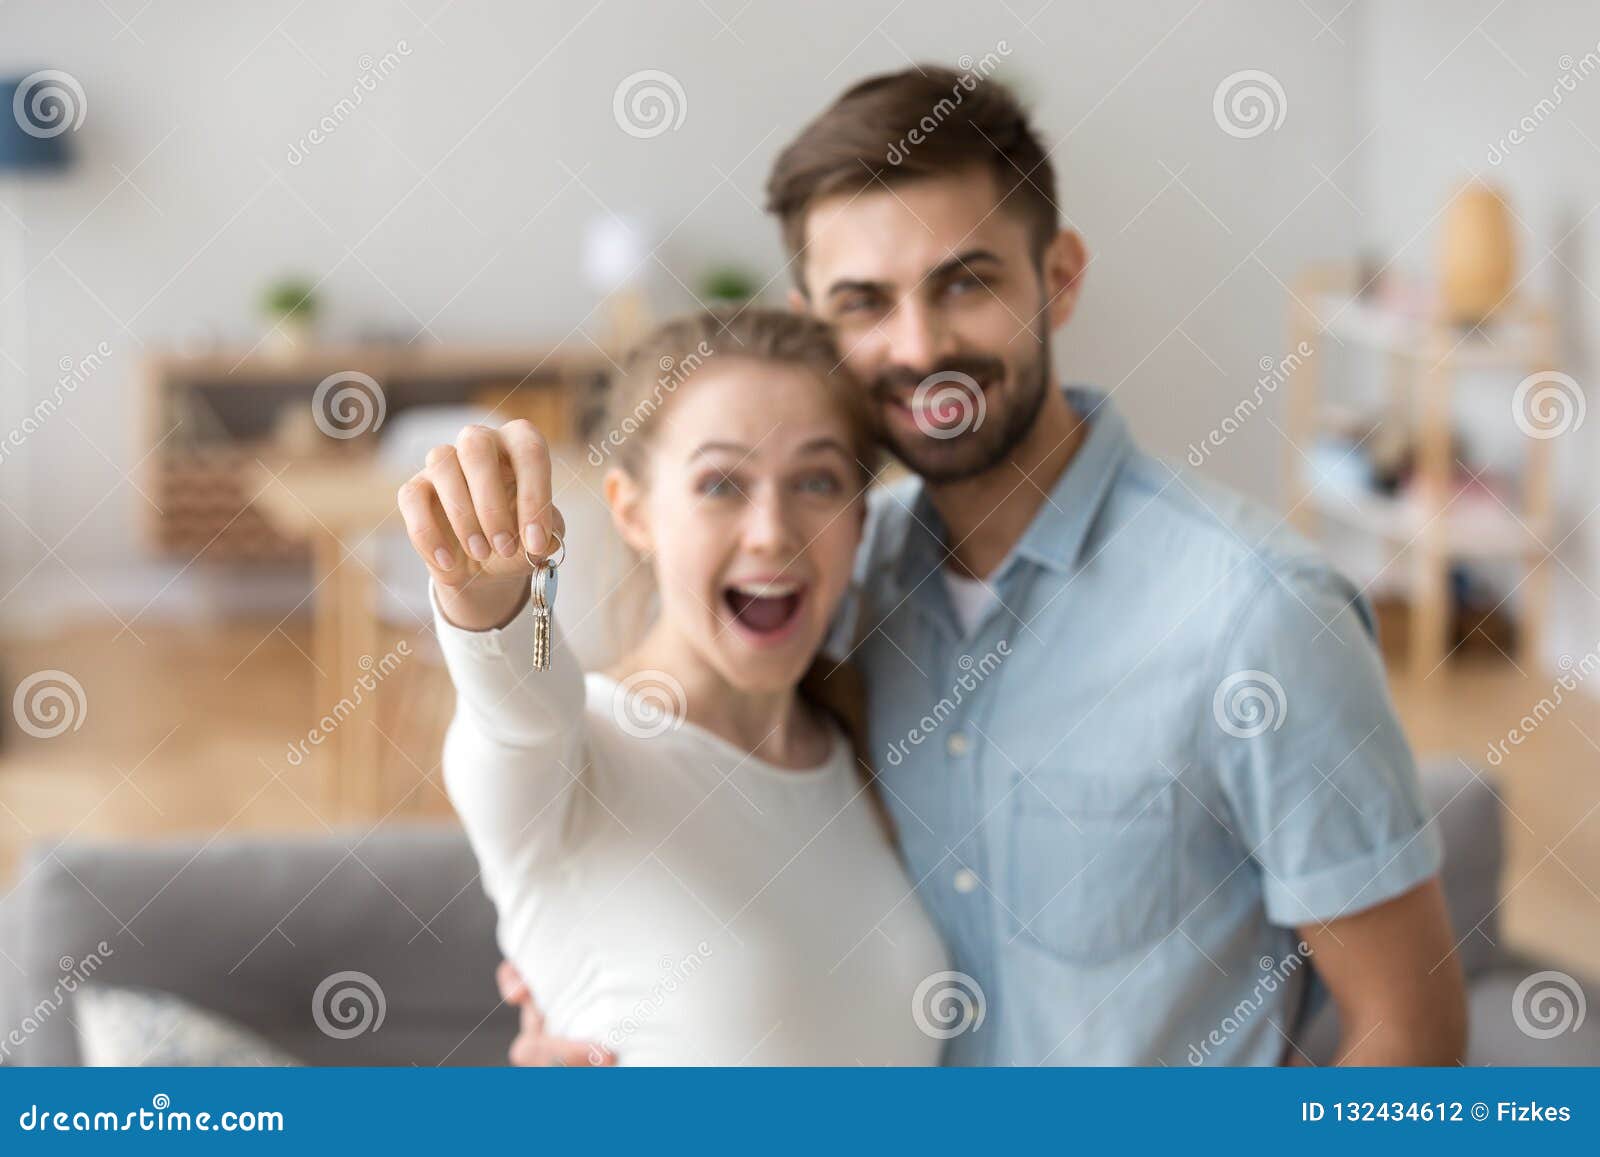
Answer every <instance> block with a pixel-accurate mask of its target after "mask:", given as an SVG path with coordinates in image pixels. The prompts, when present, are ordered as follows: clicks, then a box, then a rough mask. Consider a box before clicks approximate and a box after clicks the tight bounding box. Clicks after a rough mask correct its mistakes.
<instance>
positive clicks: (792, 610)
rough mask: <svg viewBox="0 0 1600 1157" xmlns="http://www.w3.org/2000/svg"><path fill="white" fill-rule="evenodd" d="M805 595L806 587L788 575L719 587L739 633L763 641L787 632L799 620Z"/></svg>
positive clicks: (778, 639)
mask: <svg viewBox="0 0 1600 1157" xmlns="http://www.w3.org/2000/svg"><path fill="white" fill-rule="evenodd" d="M805 596H806V588H805V587H804V586H803V585H802V584H800V583H797V582H793V581H791V580H788V579H771V580H764V581H757V582H738V583H732V584H730V585H729V586H727V587H724V588H723V591H722V601H723V603H724V605H726V606H727V608H728V610H729V612H730V613H731V614H732V615H733V624H734V626H735V627H736V628H738V630H739V632H740V634H742V635H744V636H745V638H747V639H749V640H750V641H752V642H755V643H759V644H763V645H770V644H773V643H777V642H781V641H782V640H783V639H785V638H787V637H788V636H789V634H790V632H791V631H793V629H794V628H795V626H796V625H797V624H798V623H799V622H800V605H801V603H803V602H804V601H805Z"/></svg>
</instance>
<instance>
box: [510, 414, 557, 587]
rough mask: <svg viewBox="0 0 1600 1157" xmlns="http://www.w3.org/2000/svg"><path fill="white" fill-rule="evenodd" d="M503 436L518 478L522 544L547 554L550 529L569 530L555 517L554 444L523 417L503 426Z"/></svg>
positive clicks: (538, 554)
mask: <svg viewBox="0 0 1600 1157" xmlns="http://www.w3.org/2000/svg"><path fill="white" fill-rule="evenodd" d="M500 440H501V443H502V444H503V445H504V446H505V450H506V455H507V457H509V458H510V460H511V472H512V474H513V475H514V476H515V478H516V483H517V506H516V518H517V526H518V528H519V531H520V534H521V537H522V545H523V546H525V547H526V548H527V550H528V553H529V554H531V555H533V556H535V557H543V556H544V554H545V552H546V550H547V549H548V548H549V546H550V542H549V534H550V531H552V530H556V532H557V533H558V534H559V533H561V531H562V530H565V524H564V523H563V524H562V526H561V527H560V528H559V529H558V528H557V527H556V526H555V525H554V522H553V517H552V516H554V517H559V515H558V514H556V513H555V512H554V511H553V509H552V507H551V505H550V490H551V484H550V448H549V446H547V445H546V444H545V440H544V438H543V437H542V436H541V435H540V434H539V431H538V430H536V429H534V428H533V423H531V422H528V421H526V420H524V419H520V418H519V419H517V420H516V421H512V422H507V423H506V424H505V425H504V426H502V427H500Z"/></svg>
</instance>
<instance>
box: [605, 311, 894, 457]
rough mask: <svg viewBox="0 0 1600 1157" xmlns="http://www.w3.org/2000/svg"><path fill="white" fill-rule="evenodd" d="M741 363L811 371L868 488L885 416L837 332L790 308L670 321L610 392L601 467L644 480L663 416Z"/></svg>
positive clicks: (635, 353)
mask: <svg viewBox="0 0 1600 1157" xmlns="http://www.w3.org/2000/svg"><path fill="white" fill-rule="evenodd" d="M722 358H741V359H749V360H754V361H758V362H769V363H772V364H774V365H783V366H795V367H800V368H803V369H806V370H809V371H811V372H812V373H813V374H814V375H815V377H816V378H817V381H818V383H819V384H820V385H821V387H822V388H823V389H825V390H827V391H828V394H829V397H830V400H831V401H832V403H833V404H834V406H835V407H836V408H837V410H838V411H839V413H840V414H841V415H842V416H843V417H844V419H845V422H846V424H847V426H848V427H849V432H850V449H851V452H852V453H853V454H854V455H855V459H856V462H857V464H858V465H859V466H860V469H861V482H862V485H863V486H865V485H866V483H867V482H869V481H871V479H872V477H873V475H874V474H875V472H876V463H877V460H878V453H879V451H878V430H877V424H876V421H877V410H876V407H874V406H873V405H872V404H871V403H870V401H869V400H868V398H867V396H866V392H865V390H864V388H863V387H862V386H861V385H859V384H858V383H857V382H856V380H855V378H854V377H853V376H851V375H850V374H849V372H848V371H846V370H845V369H844V367H843V365H842V364H841V362H842V360H843V359H842V358H841V357H840V355H839V347H838V345H837V343H836V342H835V341H834V338H833V331H832V330H831V329H829V327H828V326H827V325H826V324H824V323H823V322H820V321H818V320H816V319H815V318H813V317H810V316H808V315H806V314H802V313H795V312H792V311H788V310H776V309H753V308H737V307H728V308H723V309H713V310H704V311H702V312H699V313H693V314H689V315H687V316H684V317H680V318H677V319H675V320H673V321H669V322H667V323H666V324H665V325H662V326H661V327H659V328H658V329H656V330H655V331H654V332H652V333H651V334H649V335H648V336H647V337H645V338H644V339H643V340H641V341H640V342H639V343H638V344H637V345H636V346H634V347H633V349H632V350H631V351H630V352H629V353H628V355H627V357H626V358H625V359H624V361H623V364H622V372H621V373H620V374H618V375H617V376H616V377H615V378H614V379H612V381H611V382H610V384H609V385H608V387H607V389H606V394H605V402H604V406H603V408H602V411H601V414H600V422H599V426H600V430H599V431H598V433H597V435H596V436H595V437H594V439H593V440H592V441H591V442H590V445H589V462H590V464H591V465H593V466H603V465H607V464H611V465H616V466H619V467H621V468H622V469H623V470H625V471H627V472H628V473H629V474H631V475H633V476H634V477H635V478H643V476H644V466H645V463H646V461H647V457H648V451H649V447H650V442H651V440H652V437H653V435H654V433H655V431H656V429H657V427H658V424H659V416H660V412H661V410H662V409H663V408H665V407H666V406H668V405H670V404H671V397H672V395H673V394H674V393H676V392H677V391H678V390H679V389H680V388H681V387H683V386H685V385H687V384H689V383H690V382H692V381H693V379H694V377H695V375H696V374H697V373H699V372H700V371H701V370H703V369H705V368H706V367H707V366H714V365H715V364H716V363H717V362H718V360H719V359H722Z"/></svg>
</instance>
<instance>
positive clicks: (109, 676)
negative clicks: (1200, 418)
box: [0, 620, 1600, 975]
mask: <svg viewBox="0 0 1600 1157" xmlns="http://www.w3.org/2000/svg"><path fill="white" fill-rule="evenodd" d="M138 633H139V640H135V639H134V638H133V637H132V636H130V635H128V634H123V635H122V637H121V638H115V637H114V632H113V630H104V629H87V628H86V629H79V630H75V631H73V632H71V633H69V634H66V635H63V636H60V637H55V638H48V639H40V640H23V641H15V642H13V643H11V644H9V645H8V646H7V647H6V648H5V649H4V662H5V664H6V666H7V671H8V674H9V675H10V676H11V678H12V680H13V681H15V680H16V679H18V678H21V677H22V676H24V675H27V674H29V673H32V672H35V671H39V670H43V669H47V668H54V669H60V670H63V671H66V672H68V673H70V674H71V675H72V676H73V678H75V679H76V680H77V681H78V683H79V684H81V686H82V688H83V696H82V699H81V703H82V709H81V710H78V709H77V708H76V707H74V708H72V709H73V710H74V711H75V715H74V719H75V721H76V722H77V723H78V724H79V726H78V727H77V728H76V729H69V730H67V731H65V732H64V733H62V734H60V735H58V736H55V737H53V738H48V739H41V738H35V737H33V736H30V735H27V734H25V733H24V732H22V731H20V730H18V729H17V728H16V727H15V726H14V725H13V719H12V717H11V712H10V711H9V710H7V711H6V712H5V713H4V716H3V722H4V724H5V725H7V726H8V727H10V730H8V731H7V732H6V735H5V745H4V748H3V750H0V894H3V892H4V890H5V889H6V888H8V887H9V881H10V880H11V879H13V878H14V876H15V874H16V870H17V864H18V862H19V858H20V856H21V853H22V850H23V848H24V847H25V846H26V845H27V844H29V843H30V842H38V841H42V842H43V843H44V844H45V846H46V847H48V846H50V845H52V844H54V843H55V842H56V841H58V840H60V839H62V838H63V837H65V836H73V837H119V838H120V837H129V836H134V837H145V836H152V835H160V834H166V833H182V834H187V835H193V834H195V833H199V834H202V835H207V836H209V835H211V834H214V833H216V832H218V831H222V832H228V833H239V832H250V831H256V832H259V831H284V830H295V831H321V830H324V829H325V827H326V826H327V825H328V824H329V823H330V822H331V821H332V820H333V816H332V815H331V813H330V812H329V811H328V810H327V807H326V802H325V799H324V793H323V790H322V786H321V784H320V781H319V776H318V768H317V766H316V764H315V761H314V760H312V761H301V762H300V765H299V766H295V761H294V760H293V759H292V758H291V756H290V745H291V743H292V742H293V741H294V740H296V739H300V738H303V737H304V736H305V735H306V731H307V728H308V727H310V726H311V725H312V716H313V711H314V704H313V698H314V694H315V692H314V690H313V687H314V682H313V679H312V668H311V663H310V659H309V658H308V656H307V654H306V652H307V650H308V649H309V641H308V633H309V632H308V627H307V624H305V623H303V622H295V621H291V622H289V623H286V624H285V625H284V626H283V627H282V628H281V629H278V628H275V627H274V624H273V623H272V621H270V620H267V621H263V622H248V621H245V622H234V623H230V624H227V625H223V626H208V627H175V626H161V625H151V624H148V623H140V624H139V626H138ZM395 638H396V639H398V638H399V636H396V637H395ZM408 638H409V639H410V641H411V643H412V646H413V648H414V654H413V656H412V657H410V658H408V659H407V660H406V661H405V662H404V664H403V665H402V666H401V667H400V669H399V670H397V671H396V672H395V673H394V674H393V675H391V676H390V677H389V678H388V679H387V680H386V681H385V683H384V685H383V695H382V698H381V700H380V709H381V718H379V719H378V720H377V723H376V725H377V726H378V727H379V729H380V730H381V732H382V733H383V737H384V738H383V740H382V744H381V746H382V749H383V751H384V753H385V757H386V758H385V761H384V777H385V787H386V797H387V798H389V799H392V800H395V801H398V802H397V804H396V806H395V809H394V811H393V812H392V813H391V814H392V815H393V816H396V817H408V818H416V817H421V816H432V817H438V818H446V819H448V817H449V816H450V810H449V804H448V802H447V800H446V799H445V796H444V793H443V790H442V788H441V787H440V783H439V776H438V770H437V767H436V766H435V762H436V760H437V752H438V748H439V738H440V736H442V734H443V729H444V726H445V723H446V722H447V721H448V714H449V711H450V708H451V704H452V702H453V694H454V693H453V691H452V690H451V688H450V685H449V682H448V679H447V678H446V676H445V673H444V671H443V668H442V667H440V666H438V665H437V658H436V651H435V650H434V647H433V641H432V638H431V636H429V635H427V634H425V633H424V634H420V635H416V636H408ZM141 640H142V641H141ZM391 642H392V640H391ZM1553 684H1554V676H1553V675H1544V674H1539V675H1534V674H1532V673H1530V674H1529V675H1528V676H1527V677H1524V676H1523V675H1521V674H1519V673H1518V672H1517V671H1516V670H1515V669H1513V668H1512V667H1511V666H1510V665H1509V664H1507V663H1505V662H1504V661H1503V660H1496V661H1493V662H1490V661H1487V660H1477V659H1474V660H1471V661H1469V662H1465V663H1462V664H1460V665H1458V666H1456V667H1454V668H1446V669H1442V670H1441V671H1440V672H1439V673H1437V674H1435V675H1434V676H1432V677H1431V678H1429V679H1427V680H1425V681H1422V682H1420V683H1416V684H1409V683H1406V682H1403V681H1402V682H1397V683H1396V685H1395V698H1396V701H1397V703H1398V704H1399V706H1400V710H1401V715H1402V717H1403V718H1404V720H1405V723H1406V727H1407V730H1408V732H1409V734H1410V736H1411V738H1412V741H1413V744H1414V745H1415V746H1416V748H1417V750H1418V752H1419V753H1420V754H1428V753H1439V752H1443V753H1460V754H1461V755H1463V756H1465V757H1466V758H1468V759H1469V760H1471V761H1473V762H1474V764H1475V765H1477V766H1484V765H1485V752H1486V750H1487V748H1488V746H1489V745H1490V744H1491V743H1493V742H1495V741H1496V740H1501V739H1503V738H1504V737H1505V735H1506V732H1507V730H1508V729H1509V728H1511V727H1512V726H1514V725H1516V724H1517V722H1518V720H1519V719H1521V718H1522V717H1523V716H1524V715H1525V714H1527V713H1529V712H1531V711H1532V710H1533V708H1534V705H1535V704H1536V703H1538V702H1539V700H1540V699H1541V698H1543V697H1545V696H1549V695H1550V694H1551V688H1552V686H1553ZM9 706H10V705H7V707H9ZM345 726H373V722H372V721H371V720H370V718H369V717H367V716H366V715H365V714H362V715H358V716H356V717H354V718H353V719H351V720H350V721H349V722H347V723H346V724H345ZM1509 750H1510V755H1509V757H1508V758H1506V759H1505V761H1504V763H1503V764H1502V766H1500V767H1499V768H1498V769H1496V771H1495V776H1496V779H1497V783H1498V786H1499V790H1500V792H1501V795H1502V796H1503V798H1504V799H1505V802H1506V804H1507V805H1508V807H1509V808H1510V811H1511V816H1512V819H1511V821H1510V822H1509V824H1508V832H1507V838H1508V855H1509V863H1508V866H1507V872H1506V877H1505V880H1504V887H1505V889H1506V890H1507V896H1506V900H1505V904H1504V909H1503V917H1504V921H1505V929H1506V933H1507V938H1508V940H1509V941H1510V942H1511V943H1512V944H1513V945H1514V946H1517V947H1523V948H1527V949H1530V950H1534V951H1537V952H1539V953H1541V954H1544V955H1548V956H1550V957H1552V958H1554V959H1555V960H1556V961H1557V962H1559V963H1562V964H1564V965H1565V966H1567V967H1571V968H1577V969H1581V970H1585V971H1588V972H1590V973H1593V974H1596V975H1600V702H1597V701H1595V700H1594V699H1592V698H1588V697H1586V696H1585V695H1583V694H1582V693H1580V694H1579V695H1577V696H1573V697H1569V698H1568V701H1567V702H1565V703H1563V704H1562V705H1561V706H1560V708H1559V709H1558V710H1557V711H1556V712H1555V713H1554V714H1552V715H1551V716H1549V717H1548V718H1547V719H1545V720H1544V721H1543V722H1542V723H1541V724H1540V725H1539V726H1538V728H1537V729H1536V730H1535V731H1534V732H1533V733H1532V735H1531V736H1530V737H1529V738H1528V739H1527V740H1526V741H1525V742H1524V743H1523V744H1522V745H1520V746H1518V747H1512V748H1510V749H1509ZM421 753H429V754H428V755H427V756H426V757H425V756H424V755H423V754H421Z"/></svg>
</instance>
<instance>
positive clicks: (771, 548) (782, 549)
mask: <svg viewBox="0 0 1600 1157" xmlns="http://www.w3.org/2000/svg"><path fill="white" fill-rule="evenodd" d="M795 535H796V532H795V528H794V522H793V518H792V517H791V515H790V512H789V508H788V504H787V503H785V502H784V501H783V499H782V498H781V497H780V496H779V495H776V494H773V493H771V492H770V491H767V492H765V493H760V494H757V495H755V496H754V498H753V500H752V501H751V503H750V504H749V506H748V507H747V510H746V516H745V525H744V540H745V546H746V548H747V549H749V550H752V551H762V552H765V553H767V554H786V553H788V552H789V551H790V550H792V549H793V547H794V543H795Z"/></svg>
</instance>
